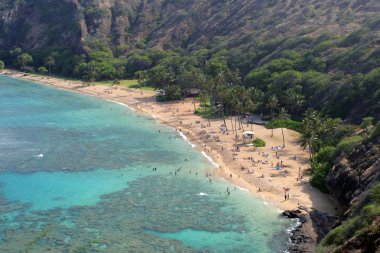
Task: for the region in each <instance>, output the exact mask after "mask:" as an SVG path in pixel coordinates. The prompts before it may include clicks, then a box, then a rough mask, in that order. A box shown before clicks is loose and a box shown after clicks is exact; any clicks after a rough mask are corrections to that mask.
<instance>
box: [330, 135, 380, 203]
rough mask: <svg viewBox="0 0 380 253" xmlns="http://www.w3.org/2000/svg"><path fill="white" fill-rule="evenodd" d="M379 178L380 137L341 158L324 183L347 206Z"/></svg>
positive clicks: (354, 201)
mask: <svg viewBox="0 0 380 253" xmlns="http://www.w3.org/2000/svg"><path fill="white" fill-rule="evenodd" d="M379 180H380V138H377V139H376V140H374V141H373V142H366V143H363V144H362V145H360V146H359V147H358V148H357V149H356V150H355V151H353V152H352V153H351V154H349V155H348V156H347V158H342V159H341V160H340V161H339V162H338V163H337V164H336V165H335V166H334V167H333V168H332V169H331V170H330V172H329V174H328V175H327V177H326V185H327V187H328V189H329V190H330V192H331V195H332V196H333V197H334V198H335V199H337V200H338V201H339V202H340V203H341V204H342V205H343V206H345V207H347V208H348V207H349V206H350V205H354V204H355V203H356V202H357V200H358V199H359V197H360V196H361V195H362V194H363V193H365V192H366V191H367V189H368V188H369V187H371V186H372V185H373V184H374V183H375V182H378V181H379Z"/></svg>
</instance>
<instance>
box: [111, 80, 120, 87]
mask: <svg viewBox="0 0 380 253" xmlns="http://www.w3.org/2000/svg"><path fill="white" fill-rule="evenodd" d="M112 85H113V86H115V87H116V89H117V86H118V85H120V81H119V79H117V78H115V79H113V80H112Z"/></svg>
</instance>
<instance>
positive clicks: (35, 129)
mask: <svg viewBox="0 0 380 253" xmlns="http://www.w3.org/2000/svg"><path fill="white" fill-rule="evenodd" d="M153 168H157V170H153ZM215 169H216V168H214V167H213V166H212V165H211V164H210V163H209V162H208V161H207V160H206V159H205V158H204V157H203V156H202V155H201V154H200V153H198V152H196V151H195V150H194V149H193V148H192V147H191V146H190V145H189V144H188V143H186V142H185V141H184V140H183V139H182V138H181V137H180V136H179V135H178V134H177V133H176V132H175V131H174V130H173V129H171V128H168V127H165V126H162V125H159V124H156V123H155V122H154V120H153V119H151V118H148V117H144V116H141V115H138V114H136V113H135V112H133V111H131V110H130V109H128V108H126V107H124V106H122V105H119V104H115V103H112V102H110V101H104V100H101V99H98V98H94V97H90V96H85V95H82V94H78V93H74V92H68V91H63V90H58V89H55V88H51V87H47V86H44V85H40V84H36V83H33V82H28V81H24V80H18V79H11V78H8V77H5V76H1V75H0V252H25V251H27V252H258V253H260V252H280V251H282V250H284V249H285V248H286V246H287V241H288V234H287V233H286V231H285V230H286V229H287V228H288V227H289V226H290V222H289V221H288V220H285V219H283V218H281V217H280V216H279V212H278V210H277V209H276V208H274V207H271V206H267V205H265V204H264V203H263V202H262V200H260V199H256V198H254V197H252V196H251V195H250V194H248V193H247V192H246V191H242V190H239V189H236V188H234V186H231V185H229V184H228V183H227V182H225V181H223V180H220V179H218V178H213V179H212V180H213V183H212V184H211V183H209V179H208V178H206V177H205V173H206V172H210V171H211V170H215ZM175 171H177V173H176V175H175ZM227 187H229V188H230V189H232V193H231V195H229V196H228V195H227V194H226V188H227ZM199 193H206V194H207V196H202V194H199Z"/></svg>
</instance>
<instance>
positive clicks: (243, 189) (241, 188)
mask: <svg viewBox="0 0 380 253" xmlns="http://www.w3.org/2000/svg"><path fill="white" fill-rule="evenodd" d="M235 187H236V188H238V189H239V190H241V191H244V192H249V190H248V189H246V188H243V187H239V186H235Z"/></svg>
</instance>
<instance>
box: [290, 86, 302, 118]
mask: <svg viewBox="0 0 380 253" xmlns="http://www.w3.org/2000/svg"><path fill="white" fill-rule="evenodd" d="M285 101H286V105H287V107H288V108H289V109H290V112H291V113H295V114H297V113H299V112H300V111H301V109H302V107H303V106H304V104H305V97H304V96H303V95H301V94H300V93H298V92H297V91H296V90H295V89H289V90H287V91H286V92H285Z"/></svg>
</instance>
